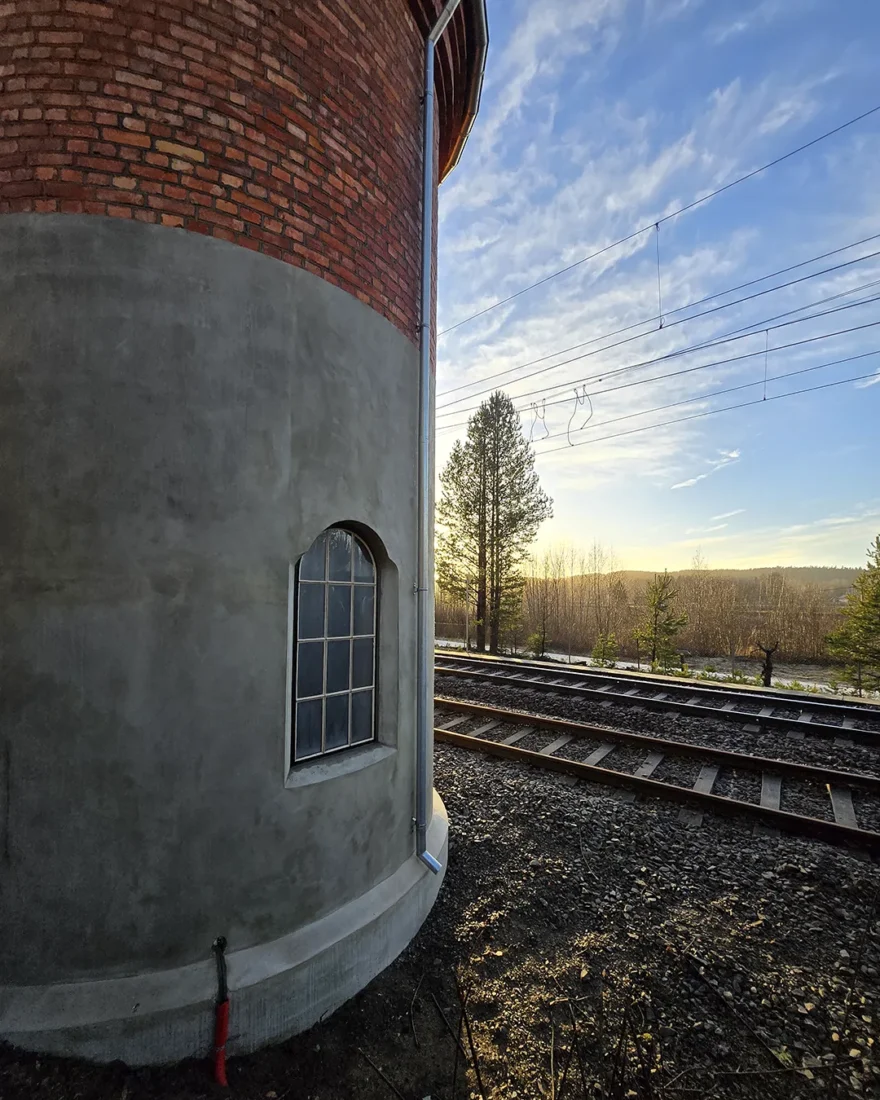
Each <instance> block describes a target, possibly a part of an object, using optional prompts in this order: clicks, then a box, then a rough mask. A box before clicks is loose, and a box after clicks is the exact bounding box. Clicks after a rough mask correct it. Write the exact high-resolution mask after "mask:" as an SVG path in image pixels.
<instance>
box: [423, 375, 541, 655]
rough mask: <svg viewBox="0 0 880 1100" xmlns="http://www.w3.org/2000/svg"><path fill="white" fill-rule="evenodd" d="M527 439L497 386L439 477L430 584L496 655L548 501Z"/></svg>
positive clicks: (512, 614)
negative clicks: (461, 604)
mask: <svg viewBox="0 0 880 1100" xmlns="http://www.w3.org/2000/svg"><path fill="white" fill-rule="evenodd" d="M534 467H535V456H534V452H533V451H532V447H531V444H530V443H529V442H528V441H527V440H526V439H524V438H523V434H522V428H521V425H520V420H519V415H518V413H517V411H516V409H515V408H514V407H513V402H512V401H511V400H510V398H509V397H508V396H507V395H506V394H504V393H502V392H501V391H500V390H499V391H498V392H497V393H493V394H492V396H491V397H490V398H489V399H488V400H487V401H484V402H483V404H482V405H481V406H480V407H479V409H478V410H477V411H476V412H475V413H474V415H473V416H472V417H471V418H470V420H469V421H468V430H467V437H466V439H465V440H464V442H457V443H456V444H455V446H454V447H453V449H452V454H451V455H450V456H449V461H448V462H447V464H446V466H445V468H444V470H443V472H442V474H441V475H440V484H441V486H442V495H441V498H440V504H439V506H438V509H437V520H438V525H439V531H438V537H437V582H438V584H439V585H440V587H441V588H442V589H444V591H446V592H448V593H449V594H450V595H452V596H454V597H456V598H458V599H461V600H463V601H465V602H468V603H470V604H471V605H472V607H473V610H474V618H475V620H476V642H477V649H479V650H481V651H482V650H484V649H485V648H486V640H487V637H488V641H489V650H490V652H491V653H497V652H498V649H499V645H500V642H501V635H502V632H503V630H504V629H505V627H506V626H507V625H508V624H509V623H510V622H511V621H512V620H514V619H515V618H516V615H517V614H518V611H519V605H520V601H521V595H522V585H523V580H522V564H523V562H524V561H525V560H526V557H527V555H528V550H529V546H530V545H531V544H532V542H533V541H534V539H535V535H536V534H537V533H538V528H539V527H540V525H541V523H543V521H544V520H545V519H549V517H550V516H551V515H552V514H553V502H552V501H551V500H550V498H549V497H548V496H547V494H546V493H545V492H544V491H543V490H542V489H541V486H540V483H539V481H538V475H537V473H536V472H535V468H534Z"/></svg>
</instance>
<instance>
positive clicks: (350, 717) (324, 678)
mask: <svg viewBox="0 0 880 1100" xmlns="http://www.w3.org/2000/svg"><path fill="white" fill-rule="evenodd" d="M332 530H333V529H331V530H330V531H327V532H324V534H323V535H322V536H321V537H322V538H324V546H323V551H324V555H323V557H324V568H323V573H324V576H323V580H322V581H318V580H310V579H306V580H300V578H299V574H298V573H297V575H296V585H297V588H296V608H297V615H296V618H295V626H296V638H295V644H296V652H297V655H298V657H299V654H300V651H301V646H302V645H303V641H302V640H301V639H300V638H299V608H300V605H301V600H300V593H301V591H302V586H303V585H308V584H318V585H320V586H321V588H322V592H323V600H322V611H323V616H322V624H323V636H322V637H321V638H320V639H317V638H316V639H308V640H311V641H313V642H320V644H321V647H322V668H321V687H322V694H321V695H320V696H311V695H310V696H302V697H301V696H300V695H299V681H298V676H297V677H296V678H295V682H294V683H293V684H292V685H291V690H292V691H293V692H294V704H295V706H294V722H295V721H296V716H297V714H298V711H297V709H296V705H297V704H299V703H300V702H304V701H309V702H317V701H318V700H319V699H320V701H321V748H320V750H319V752H317V753H311V754H309V755H308V756H306V757H302V758H301V759H313V758H315V757H316V756H323V755H325V754H327V753H330V752H337V751H339V750H341V749H343V748H347V747H350V746H351V745H352V744H353V736H354V729H353V721H354V697H355V695H362V694H368V693H369V694H370V695H371V707H370V721H369V736H368V737H367V738H365V739H364V742H358V743H359V744H360V743H365V742H368V741H370V740H373V738H374V736H375V707H376V699H375V690H376V662H377V653H376V622H377V618H378V607H377V603H378V600H377V592H378V579H377V577H376V567H375V561H374V560H373V557H372V555H371V554H370V553H369V551H368V550H367V548H366V547H365V546H361V545H360V543H359V540H358V539H357V537H356V536H355V535H353V534H351V533H350V532H346V534H347V535H348V537H349V539H350V540H351V542H350V544H349V560H348V578H347V580H344V581H331V577H330V547H331V539H330V538H327V537H326V536H327V535H332ZM339 530H341V529H339ZM359 546H360V549H361V551H362V552H364V553H365V556H366V557H367V560H368V561H369V563H370V567H371V570H372V580H371V581H367V582H358V581H356V580H355V566H354V563H355V553H356V548H357V547H359ZM331 583H332V584H337V585H339V586H340V587H345V588H346V590H347V593H348V600H349V621H348V625H349V629H348V637H347V638H343V637H341V636H339V637H337V636H335V635H334V636H333V640H334V641H346V642H347V643H348V644H347V651H348V675H347V688H345V689H342V690H340V691H334V692H329V691H328V690H327V689H328V686H329V679H328V677H329V660H330V641H331V635H330V587H331ZM358 588H361V589H364V588H366V589H369V591H370V596H371V622H370V627H371V632H370V633H366V634H355V596H356V594H357V589H358ZM356 639H361V640H364V641H370V642H371V646H370V654H371V662H370V664H371V667H370V678H369V683H367V684H364V685H359V686H358V687H357V688H355V687H354V643H355V640H356ZM298 665H299V661H297V667H298ZM341 697H345V698H346V701H347V705H346V714H347V726H346V741H345V744H343V745H338V746H334V747H333V748H332V749H328V747H327V701H328V699H332V698H341ZM293 737H294V746H293V757H294V762H297V749H296V729H295V725H294V730H293Z"/></svg>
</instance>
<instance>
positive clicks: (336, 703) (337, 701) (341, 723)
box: [324, 693, 351, 749]
mask: <svg viewBox="0 0 880 1100" xmlns="http://www.w3.org/2000/svg"><path fill="white" fill-rule="evenodd" d="M350 698H351V696H350V695H348V694H347V693H346V694H345V695H331V696H329V697H328V699H327V703H326V706H327V719H326V721H327V728H326V732H325V737H324V747H325V748H327V749H338V748H341V746H342V745H347V744H348V700H349V699H350Z"/></svg>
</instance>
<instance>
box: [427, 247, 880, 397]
mask: <svg viewBox="0 0 880 1100" xmlns="http://www.w3.org/2000/svg"><path fill="white" fill-rule="evenodd" d="M876 240H880V233H873V234H871V236H869V237H862V238H861V240H858V241H853V242H852V243H851V244H844V245H841V246H840V248H832V249H831V251H830V252H821V253H819V255H818V256H811V257H810V258H809V259H808V260H801V261H800V262H799V263H796V264H790V265H789V266H788V267H780V268H779V269H778V270H777V271H771V272H769V273H768V274H767V275H761V276H759V277H758V278H757V279H749V280H747V281H746V282H744V283H737V285H736V286H730V287H728V288H727V289H726V290H718V291H716V292H715V293H714V294H707V295H706V296H705V297H704V298H698V299H697V300H696V301H695V302H688V303H687V304H686V305H683V306H676V308H675V309H670V310H667V312H666V316H667V317H671V316H672V315H673V314H675V313H682V312H684V310H686V309H694V308H695V307H696V306H701V305H703V304H704V303H705V302H711V301H713V299H715V298H723V297H725V295H727V294H735V293H736V292H737V291H738V290H745V288H746V287H748V286H754V285H755V284H756V283H764V282H766V281H767V280H768V279H775V278H776V277H777V275H786V274H787V273H788V272H789V271H797V270H798V268H801V267H806V266H807V265H808V264H815V263H818V262H819V261H820V260H827V259H828V257H829V256H838V255H840V253H841V252H848V251H849V250H850V249H851V248H858V247H859V245H863V244H868V243H869V242H870V241H876ZM777 289H779V288H778V287H770V288H768V293H770V292H772V291H773V290H777ZM693 319H694V318H688V320H693ZM659 320H660V316H659V314H654V315H653V316H651V317H643V318H642V320H641V321H633V323H632V324H630V325H624V327H623V328H618V329H614V330H613V331H612V332H605V333H602V335H600V336H593V337H591V338H590V339H589V340H584V341H583V342H582V343H580V344H572V345H571V346H570V347H567V348H561V349H560V350H559V351H551V352H549V353H548V354H547V355H542V356H541V357H540V358H539V359H529V360H528V362H526V363H518V364H517V365H516V366H515V367H505V369H504V370H499V371H496V372H495V373H494V374H487V375H486V376H485V377H484V378H477V379H475V380H474V381H473V382H462V383H461V385H459V386H450V388H449V389H448V390H440V391H439V393H438V394H437V396H438V397H445V396H446V394H448V393H457V392H458V391H459V390H466V389H468V388H469V387H470V386H476V385H478V384H479V383H480V382H485V381H487V380H488V379H489V378H500V377H501V375H502V374H511V373H512V372H513V371H517V370H525V368H526V367H533V366H534V365H535V364H536V363H546V361H547V360H548V359H555V358H556V356H557V355H567V354H568V353H569V352H570V351H577V350H578V348H585V347H587V346H588V345H590V344H595V343H597V342H598V341H599V340H610V339H611V337H612V336H619V335H620V334H621V333H623V332H631V331H632V330H633V329H634V328H641V327H642V325H650V324H653V323H654V322H655V321H659ZM667 327H669V326H667ZM651 331H652V332H654V331H656V330H654V329H652V330H651ZM645 335H650V334H649V333H646V334H645ZM513 381H514V382H519V381H520V379H518V378H516V379H514V380H513ZM507 384H508V385H511V384H512V383H510V382H509V383H507ZM468 396H469V397H473V396H474V395H473V394H469V395H468Z"/></svg>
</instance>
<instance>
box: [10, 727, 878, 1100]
mask: <svg viewBox="0 0 880 1100" xmlns="http://www.w3.org/2000/svg"><path fill="white" fill-rule="evenodd" d="M435 782H436V784H437V787H438V789H439V791H440V793H441V795H442V796H443V798H444V800H445V802H446V805H447V808H448V810H449V813H450V819H451V844H450V860H449V868H448V872H447V875H446V881H445V883H444V885H443V888H442V890H441V894H440V897H439V900H438V902H437V904H436V906H435V908H434V910H433V911H432V913H431V915H430V917H429V918H428V920H427V922H426V924H425V926H424V927H423V929H422V931H421V932H420V934H419V936H418V937H417V938H416V940H415V941H414V942H413V944H412V945H410V947H409V948H408V949H407V950H406V952H404V954H403V955H402V956H401V957H400V958H399V959H398V960H397V961H396V962H395V963H394V964H393V965H392V966H391V967H390V968H389V969H388V970H387V971H385V973H383V974H381V975H380V976H379V977H378V978H377V979H376V980H375V981H373V982H372V983H371V985H370V986H369V987H368V988H367V989H366V990H364V992H363V993H362V994H361V995H360V996H358V997H356V998H355V999H354V1000H352V1001H350V1002H349V1003H348V1004H346V1005H345V1006H343V1007H342V1008H341V1009H340V1010H339V1011H338V1012H336V1013H335V1014H334V1015H333V1016H332V1017H331V1018H330V1019H328V1020H326V1021H325V1022H323V1023H322V1024H320V1025H318V1026H316V1027H314V1028H312V1029H311V1030H310V1031H309V1032H307V1033H306V1034H304V1035H300V1036H298V1037H296V1038H294V1039H292V1040H289V1041H288V1042H286V1043H283V1044H281V1045H279V1046H276V1047H273V1048H270V1049H267V1050H264V1051H262V1052H260V1053H258V1054H255V1055H251V1056H248V1057H243V1058H239V1059H233V1060H232V1061H231V1062H230V1067H229V1079H230V1088H229V1090H228V1091H227V1092H225V1093H224V1090H221V1089H218V1088H217V1087H216V1086H215V1085H213V1083H212V1082H211V1079H210V1072H209V1066H208V1062H207V1059H205V1060H201V1061H191V1062H187V1063H183V1064H181V1065H178V1066H173V1067H167V1068H162V1069H143V1070H130V1069H127V1068H125V1067H124V1066H121V1065H111V1066H107V1067H93V1066H88V1065H84V1064H82V1063H78V1062H72V1061H65V1060H59V1059H54V1058H45V1057H39V1058H38V1057H35V1056H32V1055H27V1054H21V1053H18V1052H15V1051H12V1050H10V1049H8V1048H5V1049H4V1048H0V1100H61V1098H65V1100H67V1098H69V1100H97V1098H101V1100H105V1098H113V1100H155V1098H158V1097H162V1098H168V1100H182V1098H184V1097H186V1098H199V1097H206V1098H208V1097H210V1098H214V1097H218V1096H221V1095H224V1094H225V1095H230V1096H233V1097H241V1098H243V1100H257V1098H265V1100H284V1098H289V1100H339V1098H352V1100H393V1098H394V1097H397V1098H398V1100H400V1098H403V1100H424V1098H431V1100H456V1098H457V1100H462V1098H472V1097H477V1098H479V1097H480V1096H481V1095H483V1096H485V1097H486V1098H488V1097H493V1098H494V1097H498V1098H505V1100H508V1098H511V1100H512V1098H521V1100H527V1098H528V1100H531V1098H542V1097H552V1098H553V1100H580V1098H586V1097H589V1098H591V1100H592V1098H596V1097H620V1098H625V1097H626V1098H628V1097H634V1098H657V1100H660V1098H666V1097H669V1098H679V1097H681V1098H685V1100H690V1098H693V1097H700V1098H706V1100H709V1098H719V1100H727V1098H732V1100H739V1098H743V1100H746V1098H747V1100H782V1098H800V1097H815V1098H820V1097H821V1098H826V1097H828V1098H830V1097H838V1098H851V1097H859V1098H862V1097H878V1096H880V1069H878V1061H877V1057H876V1051H877V1044H878V1042H880V1028H878V1012H880V1003H878V1001H880V981H878V971H880V915H878V887H880V875H878V868H877V867H876V866H874V864H872V863H871V862H868V861H866V860H864V859H862V858H860V857H859V856H858V855H856V854H848V853H845V852H842V851H840V850H836V849H832V848H829V847H827V846H824V845H821V844H817V843H813V842H809V841H801V840H797V839H791V838H785V837H782V838H780V837H767V836H754V835H753V833H752V829H751V826H748V825H746V824H745V823H738V822H735V821H733V822H732V821H720V820H714V819H711V818H707V819H706V820H705V821H704V822H703V824H702V825H701V826H700V827H699V828H687V827H685V826H684V825H683V824H682V822H681V821H679V819H678V812H679V811H678V809H677V808H676V807H674V806H671V805H669V804H665V803H664V804H660V803H642V802H636V803H629V802H626V801H624V800H623V799H622V797H621V796H619V795H617V794H614V793H609V792H608V790H607V789H604V790H600V789H598V788H593V787H591V786H590V785H587V784H578V783H568V782H566V781H564V780H563V781H560V779H559V778H558V777H556V776H552V775H547V774H546V773H537V772H534V771H532V770H530V769H528V768H526V767H524V766H520V765H513V764H510V763H506V762H502V761H498V760H493V759H490V758H484V757H477V756H472V755H470V754H467V753H466V752H464V751H463V750H460V749H456V748H453V747H450V746H438V747H437V750H436V774H435ZM457 986H458V988H457ZM462 1002H464V1003H465V1005H466V1012H465V1013H462V1011H461V1005H462ZM459 1040H460V1046H459V1045H458V1042H459Z"/></svg>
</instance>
